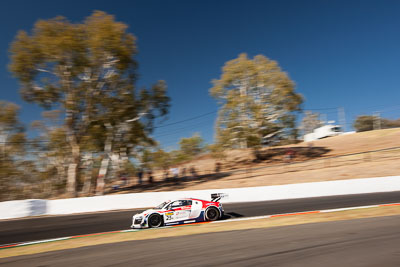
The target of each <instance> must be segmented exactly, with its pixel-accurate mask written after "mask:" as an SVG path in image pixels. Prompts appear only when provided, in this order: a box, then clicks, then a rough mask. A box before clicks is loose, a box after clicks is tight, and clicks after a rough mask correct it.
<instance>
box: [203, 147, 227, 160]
mask: <svg viewBox="0 0 400 267" xmlns="http://www.w3.org/2000/svg"><path fill="white" fill-rule="evenodd" d="M206 149H207V150H208V151H209V152H210V154H211V156H212V157H213V158H214V159H216V160H224V159H225V153H224V147H223V146H222V145H221V144H211V145H208V146H207V148H206Z"/></svg>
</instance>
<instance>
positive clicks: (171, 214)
mask: <svg viewBox="0 0 400 267" xmlns="http://www.w3.org/2000/svg"><path fill="white" fill-rule="evenodd" d="M173 215H174V212H173V211H170V212H166V213H165V220H166V221H171V220H173V217H172V216H173Z"/></svg>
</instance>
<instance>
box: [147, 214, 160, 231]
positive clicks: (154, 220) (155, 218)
mask: <svg viewBox="0 0 400 267" xmlns="http://www.w3.org/2000/svg"><path fill="white" fill-rule="evenodd" d="M161 225H162V218H161V216H160V215H159V214H152V215H150V217H149V227H150V228H157V227H160V226H161Z"/></svg>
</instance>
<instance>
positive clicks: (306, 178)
mask: <svg viewBox="0 0 400 267" xmlns="http://www.w3.org/2000/svg"><path fill="white" fill-rule="evenodd" d="M394 147H400V129H399V128H395V129H385V130H376V131H370V132H363V133H354V134H348V135H341V136H336V137H330V138H326V139H322V140H318V141H314V142H312V143H310V142H308V143H305V142H303V143H299V144H296V145H291V146H280V147H271V148H264V149H262V150H259V151H258V152H257V153H255V152H254V151H253V150H251V149H246V150H245V149H243V150H231V151H227V152H225V157H224V159H223V160H220V161H219V162H220V164H221V165H220V170H219V172H218V173H216V166H217V165H216V163H217V161H216V160H215V159H213V158H212V157H211V156H210V155H202V156H201V157H199V158H197V159H196V160H193V161H191V162H187V163H185V164H182V165H181V166H180V170H183V168H186V178H183V177H179V178H178V179H175V180H173V181H171V180H170V181H165V177H163V175H162V173H157V172H156V173H155V180H154V183H153V184H144V185H141V186H138V185H137V182H136V179H135V178H133V180H131V184H130V186H128V187H125V188H122V189H121V190H120V191H115V192H110V193H129V192H145V191H169V190H198V189H218V188H235V187H251V186H265V185H280V184H292V183H305V182H316V181H329V180H342V179H353V178H367V177H380V176H391V175H399V174H400V164H399V163H400V149H392V150H386V151H378V152H371V153H363V154H356V155H351V156H345V157H342V156H343V155H348V154H355V153H362V152H366V151H373V150H381V149H388V148H394ZM289 151H290V152H289ZM289 154H292V156H290V157H291V158H292V159H289V158H290V157H289V156H288V155H289ZM338 156H339V157H338ZM192 167H194V168H195V170H196V173H195V175H192V174H191V173H190V169H191V168H192ZM194 176H195V177H194Z"/></svg>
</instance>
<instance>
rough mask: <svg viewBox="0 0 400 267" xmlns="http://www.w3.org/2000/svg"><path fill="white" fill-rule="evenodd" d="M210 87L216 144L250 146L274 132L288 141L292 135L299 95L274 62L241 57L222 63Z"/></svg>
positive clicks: (260, 141)
mask: <svg viewBox="0 0 400 267" xmlns="http://www.w3.org/2000/svg"><path fill="white" fill-rule="evenodd" d="M213 85H214V86H213V87H212V88H211V89H210V94H211V95H212V96H213V97H215V98H216V99H217V100H218V103H219V105H220V109H219V112H218V118H217V123H216V133H217V141H218V143H220V144H223V145H225V146H226V147H240V148H246V147H254V146H259V145H260V144H261V143H262V142H263V138H267V137H268V136H270V135H273V134H275V133H279V135H281V137H282V138H288V137H290V136H291V135H293V133H294V132H295V120H296V116H295V112H296V111H299V110H300V104H301V103H302V96H301V95H300V94H298V93H296V92H295V84H294V82H293V81H292V80H291V79H290V78H289V76H288V75H287V73H285V72H283V71H282V70H281V68H280V67H279V65H278V63H277V62H276V61H273V60H270V59H268V58H267V57H265V56H263V55H258V56H255V57H254V58H253V59H249V58H248V57H247V55H246V54H241V55H239V57H238V58H236V59H233V60H230V61H228V62H226V63H225V65H224V67H223V70H222V75H221V77H220V79H217V80H213Z"/></svg>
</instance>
